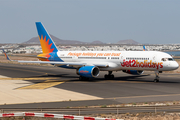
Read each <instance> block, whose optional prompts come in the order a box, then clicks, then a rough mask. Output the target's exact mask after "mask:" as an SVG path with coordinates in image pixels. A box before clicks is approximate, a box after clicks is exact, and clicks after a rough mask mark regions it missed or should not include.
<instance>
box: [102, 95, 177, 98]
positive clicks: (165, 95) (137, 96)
mask: <svg viewBox="0 0 180 120" xmlns="http://www.w3.org/2000/svg"><path fill="white" fill-rule="evenodd" d="M179 95H180V94H166V95H145V96H129V97H114V98H105V99H123V98H141V97H143V98H144V97H166V96H179Z"/></svg>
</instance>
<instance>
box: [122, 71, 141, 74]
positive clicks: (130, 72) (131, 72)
mask: <svg viewBox="0 0 180 120" xmlns="http://www.w3.org/2000/svg"><path fill="white" fill-rule="evenodd" d="M123 72H125V73H128V74H133V75H141V74H142V73H143V72H144V71H140V70H123Z"/></svg>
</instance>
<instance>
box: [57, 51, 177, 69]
mask: <svg viewBox="0 0 180 120" xmlns="http://www.w3.org/2000/svg"><path fill="white" fill-rule="evenodd" d="M57 55H58V58H60V59H61V60H63V61H64V62H80V63H86V65H94V64H108V67H99V69H100V70H101V71H119V70H150V71H170V70H175V69H177V68H178V67H179V65H178V63H177V62H176V61H174V59H173V58H172V57H171V56H170V55H169V54H167V53H164V52H158V51H58V53H57ZM57 66H60V65H57ZM73 67H75V68H78V66H73Z"/></svg>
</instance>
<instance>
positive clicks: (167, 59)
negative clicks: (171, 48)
mask: <svg viewBox="0 0 180 120" xmlns="http://www.w3.org/2000/svg"><path fill="white" fill-rule="evenodd" d="M161 60H162V61H174V59H173V58H162V59H161Z"/></svg>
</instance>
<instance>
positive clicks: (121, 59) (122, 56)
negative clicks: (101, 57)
mask: <svg viewBox="0 0 180 120" xmlns="http://www.w3.org/2000/svg"><path fill="white" fill-rule="evenodd" d="M119 58H120V65H121V64H123V60H124V59H125V57H124V55H123V54H121V55H120V57H119Z"/></svg>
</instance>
